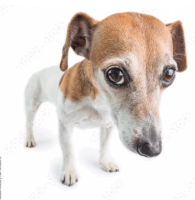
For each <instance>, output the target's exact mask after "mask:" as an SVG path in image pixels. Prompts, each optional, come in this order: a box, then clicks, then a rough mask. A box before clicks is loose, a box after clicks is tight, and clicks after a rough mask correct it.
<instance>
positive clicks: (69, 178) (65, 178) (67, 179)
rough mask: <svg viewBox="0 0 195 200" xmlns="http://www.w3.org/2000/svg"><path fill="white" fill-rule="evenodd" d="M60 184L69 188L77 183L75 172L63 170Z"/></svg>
mask: <svg viewBox="0 0 195 200" xmlns="http://www.w3.org/2000/svg"><path fill="white" fill-rule="evenodd" d="M61 182H62V183H63V184H65V185H68V186H71V185H73V184H74V183H75V182H78V176H77V173H76V171H75V170H74V169H73V168H71V169H66V170H63V171H62V174H61Z"/></svg>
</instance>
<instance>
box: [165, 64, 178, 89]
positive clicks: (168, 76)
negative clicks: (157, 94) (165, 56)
mask: <svg viewBox="0 0 195 200" xmlns="http://www.w3.org/2000/svg"><path fill="white" fill-rule="evenodd" d="M175 71H176V69H175V68H166V69H165V70H164V72H163V81H162V82H163V86H164V87H168V86H169V85H171V83H173V80H174V78H175Z"/></svg>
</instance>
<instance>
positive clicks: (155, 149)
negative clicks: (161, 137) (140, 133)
mask: <svg viewBox="0 0 195 200" xmlns="http://www.w3.org/2000/svg"><path fill="white" fill-rule="evenodd" d="M137 152H138V153H139V154H140V155H141V156H146V157H153V156H158V155H159V154H160V153H161V142H158V143H156V144H155V145H150V144H149V143H147V142H139V143H138V144H137Z"/></svg>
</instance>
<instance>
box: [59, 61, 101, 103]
mask: <svg viewBox="0 0 195 200" xmlns="http://www.w3.org/2000/svg"><path fill="white" fill-rule="evenodd" d="M91 70H92V69H91V64H90V62H89V61H88V60H86V59H85V60H83V61H82V62H79V63H77V64H75V65H74V66H73V67H71V68H69V69H68V70H66V71H65V73H64V74H63V76H62V78H61V80H60V83H59V88H60V91H61V92H62V93H63V96H64V98H65V99H69V100H71V101H80V100H81V99H83V98H84V97H87V96H89V97H90V98H91V99H92V100H95V99H96V96H97V94H98V90H97V88H96V87H95V86H94V83H93V77H92V74H91Z"/></svg>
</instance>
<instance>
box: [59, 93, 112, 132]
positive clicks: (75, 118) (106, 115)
mask: <svg viewBox="0 0 195 200" xmlns="http://www.w3.org/2000/svg"><path fill="white" fill-rule="evenodd" d="M59 93H60V94H59V99H60V100H59V101H58V115H59V117H60V119H61V120H63V122H64V123H65V124H69V125H73V126H76V127H79V128H93V127H110V126H112V125H113V121H112V118H111V115H110V109H109V107H108V105H107V103H106V100H105V99H104V97H103V96H102V95H98V96H97V98H96V100H95V101H92V100H91V98H90V97H85V98H83V99H82V100H81V101H79V102H73V101H71V100H68V99H64V98H63V96H62V93H61V92H60V91H59Z"/></svg>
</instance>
